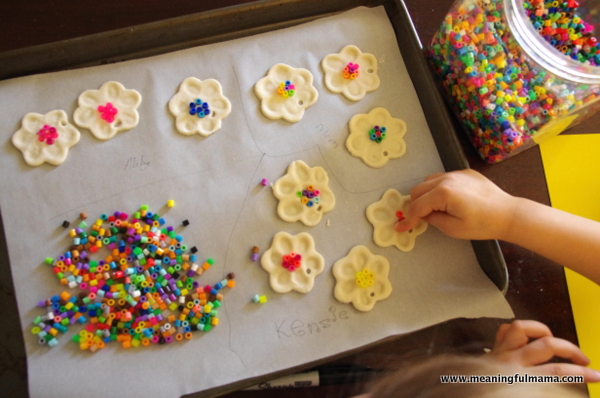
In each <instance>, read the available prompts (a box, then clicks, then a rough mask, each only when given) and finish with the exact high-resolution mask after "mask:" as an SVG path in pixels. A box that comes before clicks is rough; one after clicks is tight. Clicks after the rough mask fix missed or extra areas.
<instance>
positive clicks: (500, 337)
mask: <svg viewBox="0 0 600 398" xmlns="http://www.w3.org/2000/svg"><path fill="white" fill-rule="evenodd" d="M509 328H510V323H503V324H502V325H500V327H499V328H498V331H496V338H495V339H494V346H498V345H499V344H500V343H502V342H503V341H504V338H505V337H506V332H508V329H509Z"/></svg>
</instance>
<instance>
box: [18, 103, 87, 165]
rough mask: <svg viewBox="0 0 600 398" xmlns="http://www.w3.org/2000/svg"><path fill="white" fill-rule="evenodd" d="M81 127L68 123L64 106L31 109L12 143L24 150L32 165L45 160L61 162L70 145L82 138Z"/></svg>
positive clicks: (51, 162)
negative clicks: (31, 111) (40, 110)
mask: <svg viewBox="0 0 600 398" xmlns="http://www.w3.org/2000/svg"><path fill="white" fill-rule="evenodd" d="M80 136H81V134H80V133H79V130H77V129H76V128H75V126H73V125H72V124H70V123H69V121H68V119H67V114H66V113H65V111H63V110H55V111H51V112H48V113H46V114H45V115H41V114H39V113H28V114H26V115H25V117H23V120H22V121H21V129H20V130H19V131H17V132H16V133H15V134H13V136H12V143H13V144H14V146H16V147H17V148H18V149H20V150H21V152H23V158H24V159H25V162H27V164H28V165H30V166H39V165H41V164H42V163H44V162H48V163H50V164H53V165H59V164H61V163H62V162H64V161H65V159H66V158H67V154H68V152H69V148H71V147H72V146H73V145H75V144H77V143H78V142H79V138H80Z"/></svg>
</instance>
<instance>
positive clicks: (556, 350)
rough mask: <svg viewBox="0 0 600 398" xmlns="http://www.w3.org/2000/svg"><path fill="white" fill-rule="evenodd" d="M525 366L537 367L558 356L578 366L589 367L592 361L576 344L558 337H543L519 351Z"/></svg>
mask: <svg viewBox="0 0 600 398" xmlns="http://www.w3.org/2000/svg"><path fill="white" fill-rule="evenodd" d="M518 355H519V356H520V357H521V359H520V362H521V364H522V365H523V366H535V365H539V364H542V363H545V362H548V361H549V360H550V359H552V358H553V357H555V356H557V357H560V358H564V359H569V360H570V361H571V362H573V363H574V364H576V365H581V366H587V365H589V363H590V360H589V359H588V358H587V357H586V356H585V355H584V354H583V352H581V350H580V349H579V347H577V346H576V345H575V344H573V343H571V342H569V341H567V340H563V339H559V338H556V337H542V338H541V339H537V340H535V341H533V342H531V343H529V344H527V345H526V346H525V347H523V348H521V349H519V350H518Z"/></svg>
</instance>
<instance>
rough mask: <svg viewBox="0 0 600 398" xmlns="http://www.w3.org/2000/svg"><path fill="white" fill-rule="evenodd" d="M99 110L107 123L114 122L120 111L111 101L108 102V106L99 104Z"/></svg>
mask: <svg viewBox="0 0 600 398" xmlns="http://www.w3.org/2000/svg"><path fill="white" fill-rule="evenodd" d="M98 112H100V117H101V118H102V120H104V121H106V122H107V123H112V122H114V121H115V116H116V115H117V113H118V110H117V108H115V107H114V106H113V104H111V103H110V102H107V103H106V106H102V105H98Z"/></svg>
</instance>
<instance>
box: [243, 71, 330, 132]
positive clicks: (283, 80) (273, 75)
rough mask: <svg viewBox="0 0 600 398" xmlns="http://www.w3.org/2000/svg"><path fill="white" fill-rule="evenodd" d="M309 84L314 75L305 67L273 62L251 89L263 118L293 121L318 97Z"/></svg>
mask: <svg viewBox="0 0 600 398" xmlns="http://www.w3.org/2000/svg"><path fill="white" fill-rule="evenodd" d="M312 83H313V75H312V74H311V73H310V72H309V71H308V70H306V69H302V68H292V67H291V66H289V65H286V64H276V65H274V66H273V67H272V68H271V69H270V70H269V73H267V76H265V77H263V78H262V79H260V80H259V81H258V82H257V83H256V84H255V85H254V92H255V93H256V96H257V97H258V98H259V99H260V101H261V102H260V110H261V111H262V113H263V114H264V115H265V116H266V117H268V118H269V119H281V118H283V119H285V120H287V121H288V122H291V123H295V122H297V121H299V120H300V119H302V116H304V111H305V110H306V108H308V107H309V106H311V105H312V104H314V103H315V102H316V101H317V98H318V97H319V93H318V92H317V89H316V88H314V87H313V85H312Z"/></svg>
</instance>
